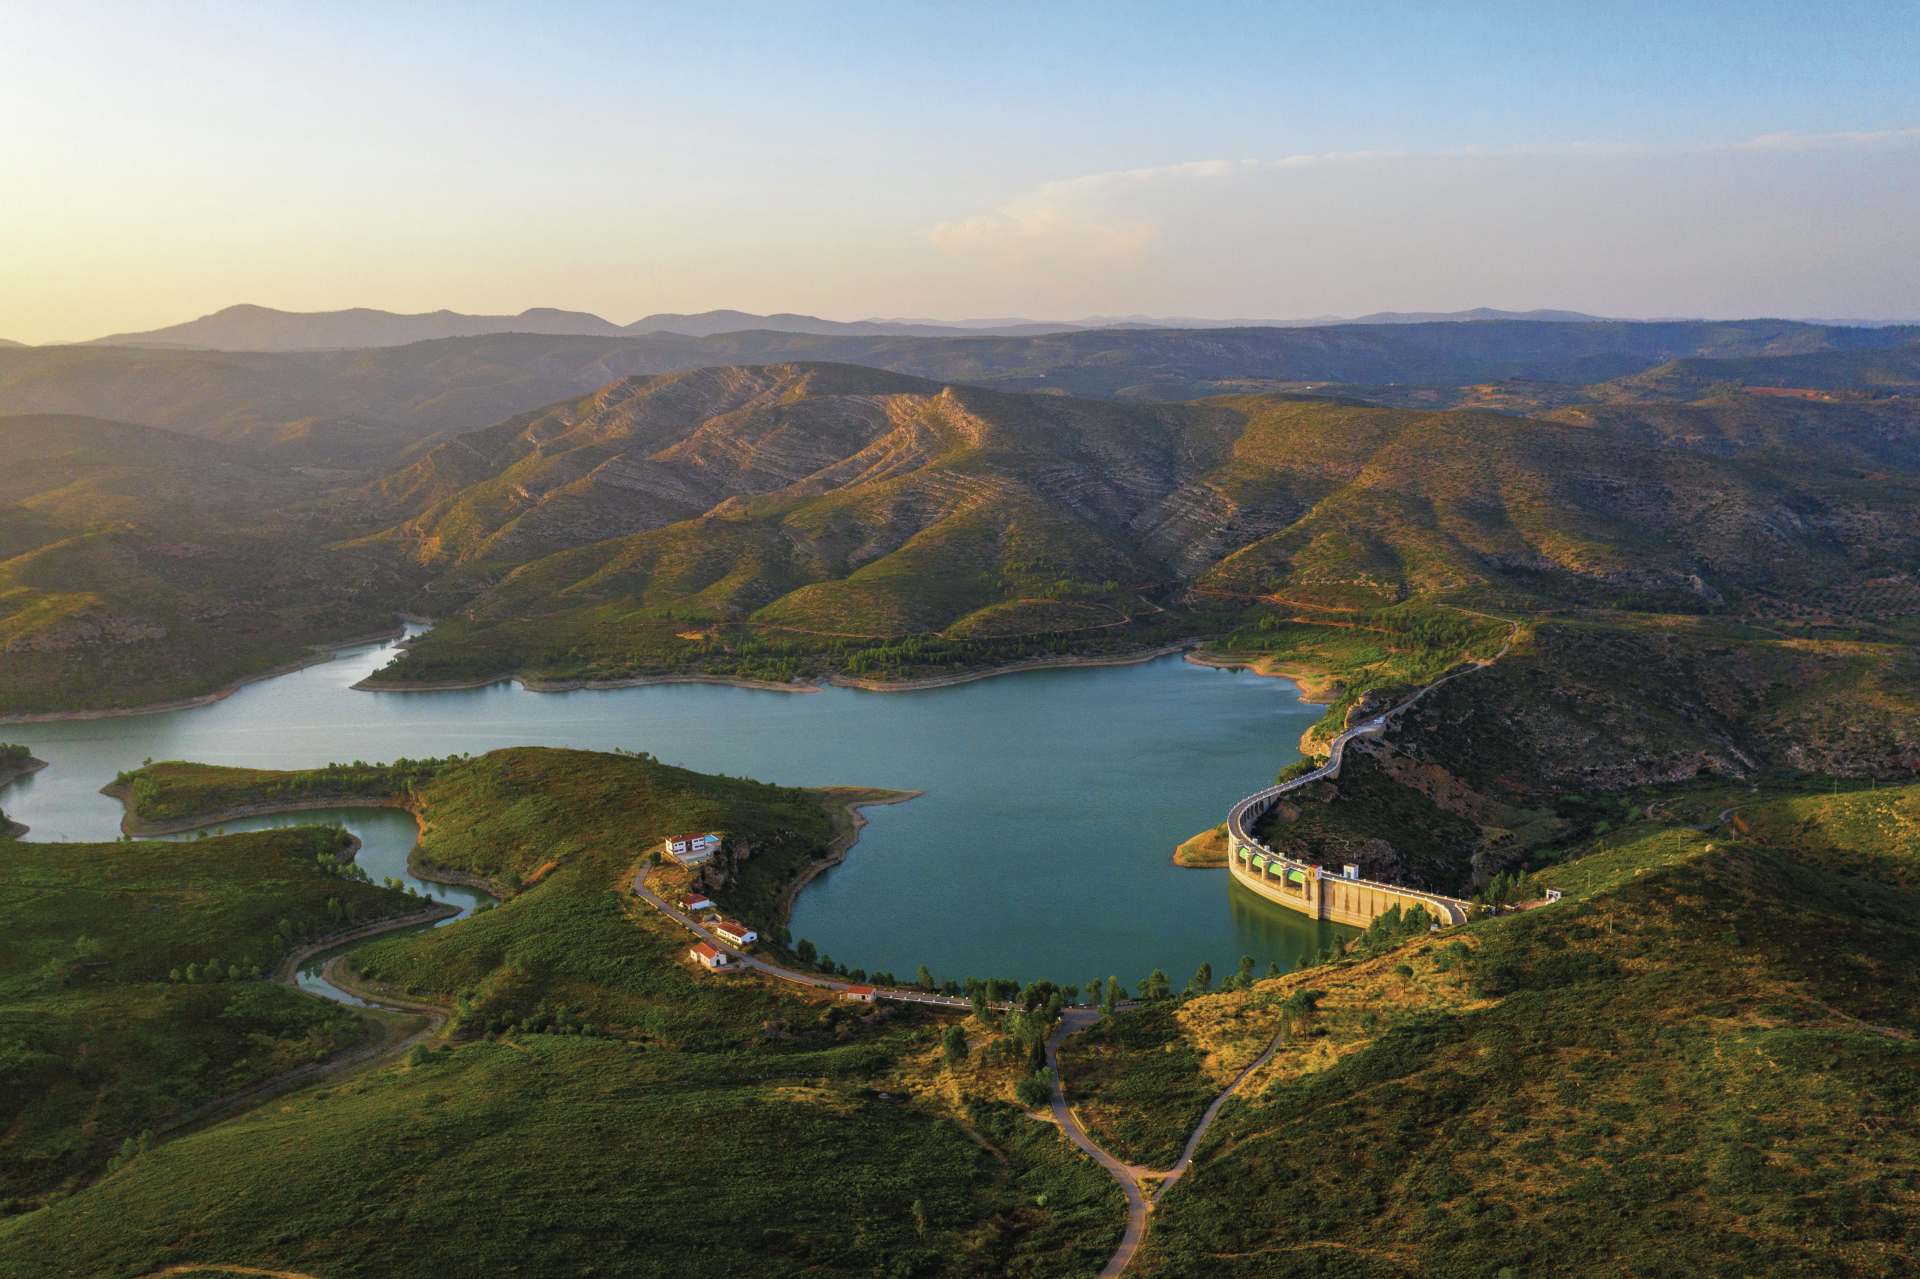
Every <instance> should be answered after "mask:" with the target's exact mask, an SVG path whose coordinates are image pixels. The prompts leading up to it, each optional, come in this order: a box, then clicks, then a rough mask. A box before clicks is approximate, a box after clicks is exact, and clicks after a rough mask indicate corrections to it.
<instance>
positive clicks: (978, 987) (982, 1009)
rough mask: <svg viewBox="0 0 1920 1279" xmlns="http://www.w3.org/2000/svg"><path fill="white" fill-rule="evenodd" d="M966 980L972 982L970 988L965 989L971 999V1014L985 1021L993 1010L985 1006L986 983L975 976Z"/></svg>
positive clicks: (986, 1002)
mask: <svg viewBox="0 0 1920 1279" xmlns="http://www.w3.org/2000/svg"><path fill="white" fill-rule="evenodd" d="M967 980H968V981H969V982H971V983H972V988H971V989H970V990H968V991H967V994H968V995H970V996H971V997H972V999H973V1015H974V1016H975V1017H978V1018H979V1019H980V1020H981V1021H985V1020H986V1019H987V1017H988V1016H989V1015H990V1014H991V1013H992V1011H993V1010H992V1009H990V1008H989V1007H988V1006H987V1004H988V999H987V983H985V982H983V981H981V980H980V979H978V978H976V977H970V978H968V979H967Z"/></svg>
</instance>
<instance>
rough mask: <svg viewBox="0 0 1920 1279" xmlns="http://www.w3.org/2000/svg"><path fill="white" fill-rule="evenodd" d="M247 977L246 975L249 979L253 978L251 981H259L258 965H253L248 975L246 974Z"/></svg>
mask: <svg viewBox="0 0 1920 1279" xmlns="http://www.w3.org/2000/svg"><path fill="white" fill-rule="evenodd" d="M247 975H248V976H249V977H251V978H253V979H254V980H255V981H259V980H260V965H258V964H255V965H254V966H253V970H252V971H251V972H249V973H248V974H247Z"/></svg>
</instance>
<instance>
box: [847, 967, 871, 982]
mask: <svg viewBox="0 0 1920 1279" xmlns="http://www.w3.org/2000/svg"><path fill="white" fill-rule="evenodd" d="M866 979H867V970H866V969H864V968H856V969H854V970H853V971H852V972H850V973H848V974H847V980H848V981H865V980H866Z"/></svg>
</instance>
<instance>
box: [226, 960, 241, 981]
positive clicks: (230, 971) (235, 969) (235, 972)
mask: <svg viewBox="0 0 1920 1279" xmlns="http://www.w3.org/2000/svg"><path fill="white" fill-rule="evenodd" d="M227 980H228V981H239V980H240V965H238V964H228V965H227Z"/></svg>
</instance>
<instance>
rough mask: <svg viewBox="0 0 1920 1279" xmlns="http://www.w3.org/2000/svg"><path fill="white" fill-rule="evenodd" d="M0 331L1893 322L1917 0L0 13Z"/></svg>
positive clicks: (1911, 229) (1917, 202)
mask: <svg viewBox="0 0 1920 1279" xmlns="http://www.w3.org/2000/svg"><path fill="white" fill-rule="evenodd" d="M0 113H4V118H5V119H6V120H7V121H8V125H7V127H6V128H5V129H4V130H0V338H9V339H12V340H15V341H22V342H44V341H52V340H75V339H86V338H91V337H97V336H100V335H102V334H105V333H109V332H119V331H132V330H139V329H146V328H153V327H158V326H161V325H165V324H172V323H177V322H180V321H183V320H188V319H192V318H194V317H195V316H199V315H204V314H207V313H209V312H212V311H215V310H218V309H219V308H221V307H224V306H228V305H231V304H234V303H240V302H251V303H256V304H259V305H264V306H272V307H278V308H281V309H285V310H295V311H314V310H335V309H340V308H345V307H350V306H369V307H379V308H382V309H387V310H394V311H403V312H414V311H430V310H437V309H440V308H443V307H444V308H448V309H452V310H456V311H463V312H474V313H483V314H511V313H515V312H518V311H520V310H522V309H524V308H526V307H530V306H553V307H562V308H567V309H575V310H584V311H592V312H594V313H596V314H599V315H602V316H604V317H606V318H607V319H610V320H613V321H615V322H616V323H626V322H629V321H631V320H634V319H638V318H639V317H641V316H643V315H647V314H651V313H656V312H662V311H681V312H697V311H705V310H711V309H715V308H721V307H730V308H735V309H739V310H744V311H751V312H755V313H763V314H764V313H771V312H777V311H797V312H802V313H806V314H813V315H820V316H825V317H828V318H833V319H859V318H867V317H873V316H888V317H930V318H939V319H949V320H953V319H968V318H977V317H1013V316H1025V317H1031V318H1036V319H1075V318H1079V317H1082V316H1088V315H1132V314H1145V315H1158V316H1169V315H1179V316H1209V317H1221V318H1229V317H1251V318H1304V317H1311V316H1319V315H1329V314H1331V315H1348V316H1351V315H1360V314H1365V313H1369V312H1374V311H1382V310H1402V311H1411V310H1434V311H1449V310H1461V309H1466V308H1469V307H1476V306H1491V307H1498V308H1501V309H1506V310H1530V309H1534V308H1540V307H1546V308H1555V309H1563V310H1576V311H1585V312H1589V313H1593V314H1601V315H1616V316H1635V317H1653V316H1705V317H1726V318H1731V317H1738V316H1760V315H1765V316H1787V317H1796V318H1798V317H1815V316H1818V317H1829V318H1867V319H1874V318H1878V319H1893V318H1914V317H1920V216H1917V215H1916V212H1915V210H1916V209H1920V3H1916V0H1878V2H1877V3H1868V4H1854V3H1848V2H1847V0H1823V2H1822V3H1818V4H1805V3H1798V4H1770V3H1755V2H1753V0H1747V2H1744V3H1737V4H1719V3H1705V2H1701V3H1686V2H1684V0H1664V2H1663V3H1658V4H1641V3H1636V2H1633V0H1614V2H1610V3H1593V4H1569V3H1555V2H1554V0H1529V2H1528V3H1522V4H1505V3H1498V4H1496V3H1469V2H1465V0H1449V3H1447V4H1443V5H1435V4H1432V3H1430V2H1429V3H1418V4H1369V3H1366V2H1365V0H1349V2H1346V3H1342V4H1339V5H1329V4H1325V3H1310V4H1289V3H1278V2H1269V3H1265V4H1258V5H1237V4H1230V3H1218V4H1208V5H1198V4H1186V3H1176V2H1175V0H1164V2H1163V3H1159V4H1151V5H1149V4H1138V5H1135V4H1126V3H1119V2H1117V0H1107V2H1106V3H1101V4H1085V5H1081V4H1070V3H1054V4H1048V5H1034V4H1031V3H1027V4H1004V5H1003V4H996V3H984V2H973V3H966V4H961V3H939V4H920V5H911V4H903V3H900V2H899V0H893V2H892V3H888V4H824V3H819V4H810V3H795V2H791V0H789V2H788V3H783V4H726V3H719V2H716V0H705V2H703V3H690V4H565V3H552V2H545V3H540V4H531V3H528V4H484V3H468V4H461V5H451V4H426V3H406V2H405V0H389V2H388V3H384V4H377V5H363V4H356V3H341V2H338V0H335V2H332V3H326V4H301V3H275V4H264V5H263V4H260V3H257V0H254V2H250V3H244V4H204V3H191V2H186V0H175V2H173V3H168V4H165V5H154V4H151V3H141V4H137V5H135V4H99V3H88V2H87V0H63V3H61V4H58V5H46V4H40V3H28V2H27V0H0Z"/></svg>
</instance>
